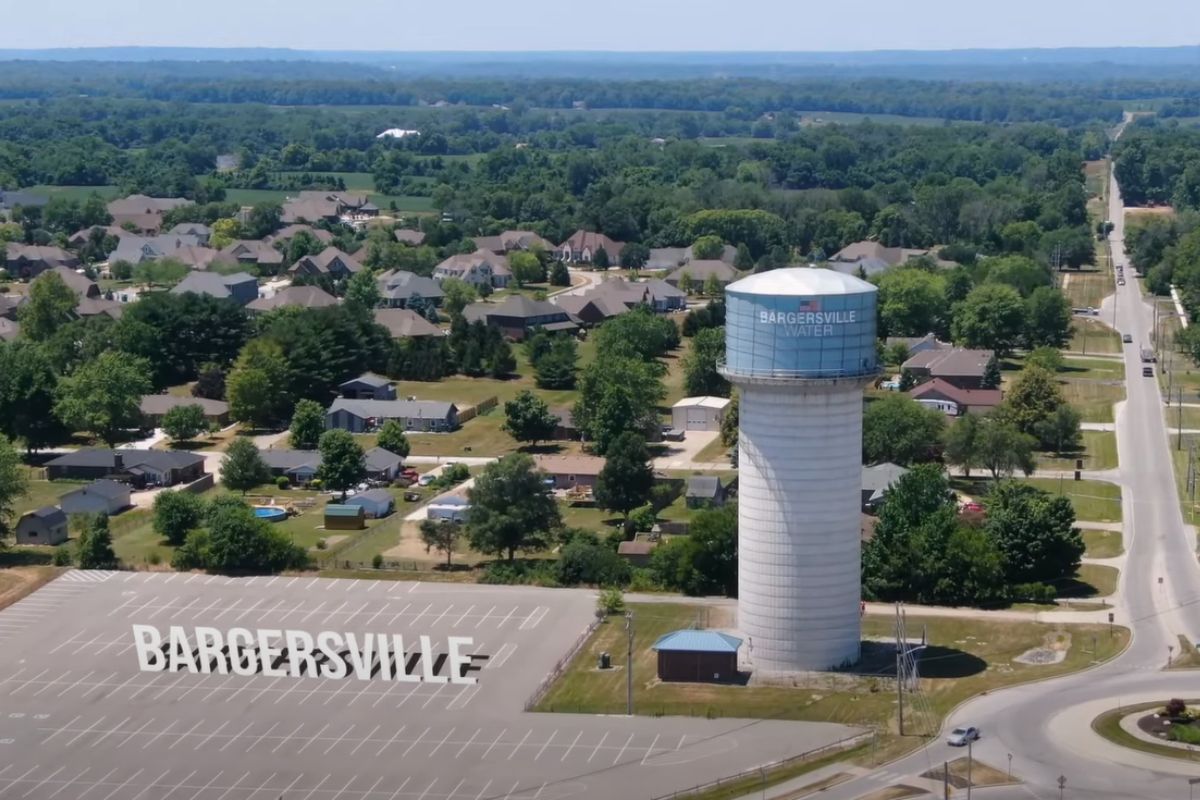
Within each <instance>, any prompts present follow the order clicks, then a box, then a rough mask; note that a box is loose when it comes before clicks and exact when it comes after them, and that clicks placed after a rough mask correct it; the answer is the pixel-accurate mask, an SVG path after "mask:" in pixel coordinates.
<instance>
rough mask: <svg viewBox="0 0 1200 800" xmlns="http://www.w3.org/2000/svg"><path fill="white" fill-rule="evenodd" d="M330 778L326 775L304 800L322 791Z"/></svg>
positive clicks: (309, 791)
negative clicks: (319, 790)
mask: <svg viewBox="0 0 1200 800" xmlns="http://www.w3.org/2000/svg"><path fill="white" fill-rule="evenodd" d="M329 778H330V776H329V775H326V776H325V777H324V778H321V782H320V783H318V784H317V785H316V786H314V787H313V788H311V789H309V790H308V794H306V795H304V800H308V798H310V797H312V796H313V795H314V794H316V793H317V790H318V789H320V788H321V787H322V786H324V785H325V781H327V780H329ZM250 796H251V797H253V796H254V795H250Z"/></svg>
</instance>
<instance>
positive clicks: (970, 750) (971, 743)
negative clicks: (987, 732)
mask: <svg viewBox="0 0 1200 800" xmlns="http://www.w3.org/2000/svg"><path fill="white" fill-rule="evenodd" d="M974 749H975V740H974V739H968V740H967V800H971V765H972V764H974V763H975V754H974Z"/></svg>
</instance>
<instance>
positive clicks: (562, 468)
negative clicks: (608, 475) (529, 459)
mask: <svg viewBox="0 0 1200 800" xmlns="http://www.w3.org/2000/svg"><path fill="white" fill-rule="evenodd" d="M533 461H534V466H536V467H537V468H538V469H539V470H541V471H542V472H544V473H546V477H547V479H549V480H552V481H554V488H555V489H574V488H576V487H585V488H594V487H595V486H596V480H597V479H598V478H599V477H600V470H602V469H604V459H603V458H600V457H599V456H576V455H571V456H534V457H533Z"/></svg>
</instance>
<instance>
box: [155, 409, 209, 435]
mask: <svg viewBox="0 0 1200 800" xmlns="http://www.w3.org/2000/svg"><path fill="white" fill-rule="evenodd" d="M162 429H163V431H164V432H166V434H167V436H170V437H171V439H172V440H174V441H176V442H187V441H191V440H192V439H195V438H196V437H197V436H198V435H200V434H201V433H202V432H204V431H206V430H208V421H207V420H205V419H204V408H203V407H202V406H199V405H186V406H175V407H174V408H171V409H168V410H167V413H165V414H163V418H162Z"/></svg>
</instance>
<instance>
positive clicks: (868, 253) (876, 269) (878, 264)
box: [828, 241, 954, 278]
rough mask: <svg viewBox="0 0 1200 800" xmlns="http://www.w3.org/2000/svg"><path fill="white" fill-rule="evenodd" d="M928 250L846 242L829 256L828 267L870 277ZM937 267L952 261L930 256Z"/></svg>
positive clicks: (926, 254)
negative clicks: (846, 243)
mask: <svg viewBox="0 0 1200 800" xmlns="http://www.w3.org/2000/svg"><path fill="white" fill-rule="evenodd" d="M930 255H931V252H930V251H929V250H922V249H919V248H912V247H884V246H883V245H882V244H880V243H879V242H870V241H862V242H854V243H853V244H848V245H846V246H845V247H843V248H842V249H841V250H839V251H837V252H836V253H834V254H833V255H832V256H831V257H830V258H829V264H828V266H829V269H832V270H835V271H837V272H841V273H843V274H845V275H858V276H860V277H862V276H865V277H868V278H870V277H872V276H874V275H878V274H879V273H881V272H886V271H887V270H889V269H891V268H892V267H897V266H900V265H902V264H906V263H908V262H909V261H911V260H912V259H914V258H922V257H924V256H930ZM932 257H933V258H934V261H935V263H936V264H937V266H939V267H943V268H946V267H953V266H954V262H953V261H943V260H942V259H939V258H937V257H936V256H932Z"/></svg>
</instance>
